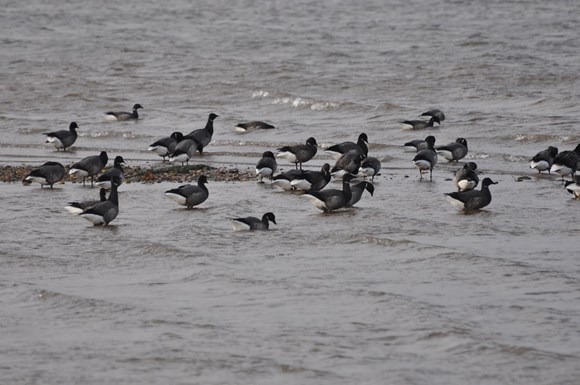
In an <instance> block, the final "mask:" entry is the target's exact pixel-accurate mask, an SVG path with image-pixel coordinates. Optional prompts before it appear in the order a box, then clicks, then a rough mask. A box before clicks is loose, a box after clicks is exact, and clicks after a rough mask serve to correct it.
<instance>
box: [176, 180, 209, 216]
mask: <svg viewBox="0 0 580 385" xmlns="http://www.w3.org/2000/svg"><path fill="white" fill-rule="evenodd" d="M206 183H207V178H206V176H205V175H202V176H200V177H199V178H198V180H197V186H194V185H191V184H186V185H183V186H179V187H178V188H174V189H171V190H168V191H166V192H165V196H166V197H168V198H169V199H171V200H172V201H174V202H175V203H177V204H179V205H181V206H187V208H188V209H191V208H193V206H197V205H199V204H201V203H203V202H205V200H206V199H207V197H208V196H209V191H208V189H207V187H205V185H206Z"/></svg>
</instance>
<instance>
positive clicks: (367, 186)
mask: <svg viewBox="0 0 580 385" xmlns="http://www.w3.org/2000/svg"><path fill="white" fill-rule="evenodd" d="M365 190H366V191H368V192H369V194H371V196H373V194H374V192H375V186H373V184H372V183H369V182H366V181H363V182H359V183H357V184H355V185H353V186H350V192H351V194H352V196H351V197H350V200H349V201H348V203H347V204H346V207H352V206H354V205H355V204H356V203H358V201H360V199H361V198H362V195H363V193H364V192H365Z"/></svg>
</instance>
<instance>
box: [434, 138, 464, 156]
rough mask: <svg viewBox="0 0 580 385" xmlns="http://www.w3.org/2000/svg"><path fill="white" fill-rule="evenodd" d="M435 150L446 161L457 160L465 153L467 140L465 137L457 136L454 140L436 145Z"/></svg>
mask: <svg viewBox="0 0 580 385" xmlns="http://www.w3.org/2000/svg"><path fill="white" fill-rule="evenodd" d="M435 150H436V151H437V154H438V155H441V156H442V157H443V158H445V159H447V161H449V162H457V161H459V159H463V158H465V155H467V140H465V138H457V139H456V140H455V142H453V143H449V144H446V145H445V146H437V147H436V148H435Z"/></svg>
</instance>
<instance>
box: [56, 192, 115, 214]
mask: <svg viewBox="0 0 580 385" xmlns="http://www.w3.org/2000/svg"><path fill="white" fill-rule="evenodd" d="M99 197H100V199H99V200H98V201H95V200H88V201H77V202H68V205H67V206H66V207H65V210H66V211H68V212H69V213H71V214H80V213H82V212H83V211H85V210H86V209H88V208H89V207H93V206H94V205H96V204H97V203H99V202H104V201H106V200H107V190H105V189H104V188H101V189H100V190H99Z"/></svg>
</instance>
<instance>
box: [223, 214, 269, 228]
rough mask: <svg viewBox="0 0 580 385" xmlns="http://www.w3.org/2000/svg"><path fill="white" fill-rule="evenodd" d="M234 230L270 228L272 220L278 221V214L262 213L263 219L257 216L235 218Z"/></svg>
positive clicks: (233, 220)
mask: <svg viewBox="0 0 580 385" xmlns="http://www.w3.org/2000/svg"><path fill="white" fill-rule="evenodd" d="M232 222H233V227H234V230H236V231H240V230H268V229H269V228H270V222H272V223H273V224H277V223H276V216H275V215H274V214H272V213H266V214H264V215H262V219H259V218H256V217H244V218H233V219H232Z"/></svg>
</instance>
